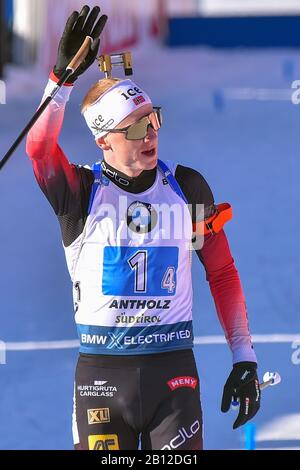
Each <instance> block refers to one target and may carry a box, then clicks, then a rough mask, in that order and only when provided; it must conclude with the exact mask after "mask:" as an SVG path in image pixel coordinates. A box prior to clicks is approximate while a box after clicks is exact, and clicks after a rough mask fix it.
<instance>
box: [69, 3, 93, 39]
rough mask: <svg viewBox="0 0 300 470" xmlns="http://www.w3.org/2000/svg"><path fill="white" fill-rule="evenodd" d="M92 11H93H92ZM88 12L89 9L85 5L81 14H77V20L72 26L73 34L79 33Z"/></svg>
mask: <svg viewBox="0 0 300 470" xmlns="http://www.w3.org/2000/svg"><path fill="white" fill-rule="evenodd" d="M96 8H99V7H96ZM93 10H94V9H93ZM89 11H90V7H89V6H87V5H85V6H84V7H83V8H82V10H81V12H80V13H79V16H78V19H77V21H76V23H75V25H74V28H73V31H74V33H80V32H81V30H82V27H83V25H84V23H85V21H86V19H87V16H88V14H89Z"/></svg>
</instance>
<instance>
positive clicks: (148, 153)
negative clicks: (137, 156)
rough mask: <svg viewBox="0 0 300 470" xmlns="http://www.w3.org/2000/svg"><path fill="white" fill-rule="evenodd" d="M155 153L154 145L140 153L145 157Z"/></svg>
mask: <svg viewBox="0 0 300 470" xmlns="http://www.w3.org/2000/svg"><path fill="white" fill-rule="evenodd" d="M155 153H156V148H155V147H153V148H152V149H150V150H145V151H144V152H142V154H143V155H146V156H147V157H154V155H155Z"/></svg>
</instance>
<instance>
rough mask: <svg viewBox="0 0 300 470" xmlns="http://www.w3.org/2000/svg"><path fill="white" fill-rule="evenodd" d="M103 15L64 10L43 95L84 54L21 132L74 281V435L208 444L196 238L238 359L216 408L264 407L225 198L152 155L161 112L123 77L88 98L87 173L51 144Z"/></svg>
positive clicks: (89, 439)
mask: <svg viewBox="0 0 300 470" xmlns="http://www.w3.org/2000/svg"><path fill="white" fill-rule="evenodd" d="M99 15H100V8H99V7H95V8H93V9H92V10H90V8H89V7H87V6H84V7H83V8H82V10H81V12H80V13H78V12H73V13H72V15H71V16H70V18H69V19H68V21H67V24H66V27H65V31H64V33H63V36H62V39H61V41H60V44H59V48H58V56H57V61H56V65H55V67H54V69H53V71H52V72H51V75H50V79H49V83H48V85H47V88H46V92H45V96H46V95H47V94H48V93H49V91H51V89H53V87H54V86H55V84H56V83H57V82H58V79H59V78H60V77H61V75H62V73H63V72H64V70H65V68H66V66H67V65H68V63H69V62H70V60H71V59H72V58H73V57H74V55H75V54H76V52H77V51H78V49H79V47H80V46H81V44H82V43H83V40H84V39H85V37H86V36H90V37H92V39H93V42H92V44H91V48H90V52H89V54H88V56H87V58H86V59H85V61H84V62H83V64H82V65H81V66H80V68H79V69H78V70H77V71H76V72H75V73H74V74H73V75H72V76H71V78H70V80H69V82H68V83H67V84H66V85H65V86H63V88H62V89H61V90H60V92H59V93H58V94H57V95H56V97H55V99H54V100H53V101H52V103H51V104H50V105H49V106H48V108H47V109H46V111H45V112H44V113H43V115H42V116H41V118H40V119H39V120H38V121H37V123H36V124H35V126H34V127H33V128H32V130H31V131H30V133H29V135H28V139H27V153H28V155H29V157H30V159H31V162H32V165H33V169H34V173H35V176H36V179H37V181H38V184H39V185H40V187H41V189H42V191H43V192H44V194H45V195H46V197H47V199H48V201H49V202H50V204H51V206H52V207H53V209H54V211H55V214H56V216H57V218H58V221H59V224H60V227H61V232H62V238H63V246H64V249H65V253H66V259H67V264H68V269H69V272H70V276H71V279H72V282H73V293H74V305H75V320H76V323H77V328H78V334H79V338H80V353H79V359H78V364H77V369H76V377H75V392H74V413H73V435H74V445H75V448H76V449H96V450H114V449H122V450H123V449H125V450H127V449H137V448H138V447H139V445H140V448H142V449H146V450H150V449H168V450H193V449H202V446H203V444H202V412H201V404H200V391H199V378H198V374H197V369H196V365H195V360H194V355H193V350H192V348H193V329H192V279H191V262H190V258H191V243H192V241H193V240H194V245H195V240H196V243H197V240H198V241H199V239H201V236H202V237H203V243H202V245H199V246H197V245H195V250H196V253H197V255H198V258H199V259H200V261H201V262H202V263H203V265H204V268H205V270H206V276H207V280H208V282H209V285H210V288H211V292H212V295H213V298H214V301H215V304H216V309H217V313H218V316H219V319H220V322H221V324H222V327H223V329H224V332H225V335H226V339H227V341H228V344H229V346H230V349H231V351H232V356H233V368H232V371H231V373H230V375H229V378H228V380H227V382H226V384H225V387H224V392H223V398H222V405H221V409H222V411H223V412H226V411H228V410H229V408H230V404H231V401H232V397H235V398H237V399H239V402H240V407H239V414H238V417H237V419H236V420H235V423H234V428H236V427H238V426H241V425H242V424H244V423H246V421H248V420H249V419H251V418H252V417H253V416H254V415H255V414H256V412H257V411H258V409H259V406H260V390H259V383H258V378H257V372H256V369H257V360H256V356H255V353H254V350H253V347H252V344H251V338H250V334H249V328H248V319H247V311H246V306H245V300H244V295H243V291H242V287H241V283H240V279H239V275H238V272H237V270H236V268H235V265H234V261H233V259H232V256H231V253H230V249H229V246H228V242H227V239H226V235H225V233H224V230H223V225H224V223H225V222H226V221H227V220H229V218H230V216H231V215H230V206H229V205H226V204H221V205H218V206H216V205H215V203H214V199H213V195H212V192H211V190H210V187H209V185H208V184H207V182H206V181H205V179H204V178H203V176H202V175H201V174H200V173H198V171H196V170H194V169H191V168H188V167H185V166H183V165H180V164H176V163H173V162H170V161H167V162H164V161H162V160H160V159H158V151H157V148H158V131H159V129H160V127H161V122H162V121H161V111H160V109H159V108H156V107H154V106H153V105H152V101H151V99H150V98H149V96H148V95H147V94H146V93H145V91H144V90H142V88H141V87H140V86H139V85H137V84H135V83H133V82H132V81H131V80H128V79H126V80H121V79H113V78H112V79H110V78H107V79H102V80H100V81H99V82H97V83H96V84H95V85H94V86H93V87H92V88H91V89H90V90H89V92H88V93H87V95H86V97H85V99H84V101H83V104H82V112H83V115H84V117H85V120H86V122H87V125H88V127H89V128H90V130H91V132H92V134H93V136H94V139H95V142H96V144H97V145H98V147H100V149H101V150H102V151H103V159H102V161H101V162H98V163H97V164H95V165H94V166H93V168H92V169H90V168H88V167H84V166H78V165H74V164H72V163H69V161H68V159H67V157H66V155H65V154H64V152H63V150H62V149H61V147H60V146H59V145H58V142H57V141H58V137H59V134H60V130H61V127H62V123H63V117H64V111H65V106H66V103H67V101H68V99H69V96H70V93H71V92H72V89H73V84H74V82H75V81H76V79H77V78H78V76H79V75H80V74H82V73H83V72H84V71H85V70H86V69H87V68H88V67H89V66H90V65H91V64H92V63H93V62H94V60H95V58H96V54H97V51H98V47H99V42H100V35H101V32H102V30H103V27H104V25H105V23H106V20H107V17H106V16H105V15H102V16H101V15H100V16H99ZM199 207H200V208H201V207H202V208H204V210H202V211H201V210H199ZM178 234H179V235H178ZM139 443H140V444H139Z"/></svg>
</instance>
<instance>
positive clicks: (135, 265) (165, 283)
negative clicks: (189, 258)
mask: <svg viewBox="0 0 300 470" xmlns="http://www.w3.org/2000/svg"><path fill="white" fill-rule="evenodd" d="M128 264H129V266H130V268H131V269H132V270H134V273H135V276H134V292H136V293H141V292H143V293H146V292H147V251H144V250H140V251H137V253H135V254H134V255H133V256H132V257H131V258H129V259H128ZM161 288H162V289H167V291H168V292H169V294H172V293H173V292H174V290H175V288H176V282H175V268H174V267H173V266H169V267H168V268H167V269H166V271H165V273H164V275H163V278H162V281H161Z"/></svg>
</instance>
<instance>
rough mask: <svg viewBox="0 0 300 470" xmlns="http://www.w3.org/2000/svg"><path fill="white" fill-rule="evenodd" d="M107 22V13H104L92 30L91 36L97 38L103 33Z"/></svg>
mask: <svg viewBox="0 0 300 470" xmlns="http://www.w3.org/2000/svg"><path fill="white" fill-rule="evenodd" d="M106 22H107V16H106V15H102V16H101V17H100V18H99V20H98V21H97V23H96V24H95V26H94V28H93V31H92V32H91V34H90V36H91V37H92V38H93V39H96V38H98V37H99V36H100V34H101V33H102V31H103V28H104V26H105V24H106Z"/></svg>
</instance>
